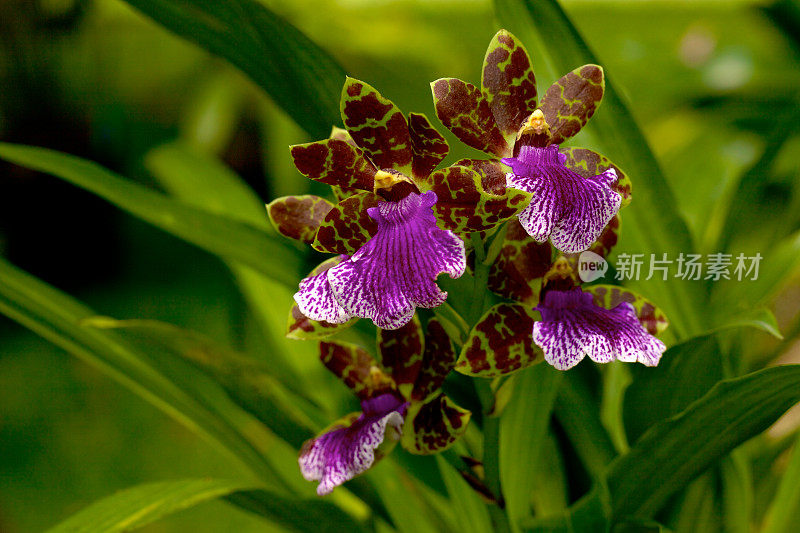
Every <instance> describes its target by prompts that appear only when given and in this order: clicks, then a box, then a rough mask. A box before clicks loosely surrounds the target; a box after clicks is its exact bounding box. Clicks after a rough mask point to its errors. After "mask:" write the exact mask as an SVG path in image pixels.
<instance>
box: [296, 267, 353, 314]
mask: <svg viewBox="0 0 800 533" xmlns="http://www.w3.org/2000/svg"><path fill="white" fill-rule="evenodd" d="M294 301H295V302H297V307H298V308H299V309H300V312H301V313H303V314H304V315H305V316H307V317H308V318H310V319H311V320H318V321H325V322H330V323H331V324H343V323H345V322H347V321H348V320H350V319H351V318H352V317H351V316H350V315H349V314H348V313H347V311H345V309H344V307H342V306H341V305H339V302H338V301H337V300H336V298H335V297H334V295H333V291H332V290H331V285H330V283H328V273H327V271H325V272H322V273H320V274H317V275H316V276H309V277H307V278H305V279H304V280H302V281H301V282H300V290H299V291H297V292H296V293H295V295H294Z"/></svg>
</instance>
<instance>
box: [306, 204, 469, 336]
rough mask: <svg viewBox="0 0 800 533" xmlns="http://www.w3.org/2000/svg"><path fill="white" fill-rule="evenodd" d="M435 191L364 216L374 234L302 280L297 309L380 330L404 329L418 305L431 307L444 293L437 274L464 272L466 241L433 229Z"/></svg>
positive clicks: (315, 317)
mask: <svg viewBox="0 0 800 533" xmlns="http://www.w3.org/2000/svg"><path fill="white" fill-rule="evenodd" d="M436 201H437V198H436V193H434V192H432V191H429V192H426V193H424V194H416V193H411V194H409V195H408V196H406V197H405V198H403V199H402V200H399V201H396V202H388V201H387V202H381V203H380V204H378V206H377V207H371V208H370V209H369V210H368V214H369V216H370V217H372V218H373V219H374V220H375V221H376V222H377V223H378V231H377V233H376V234H375V236H374V237H372V239H370V240H369V241H368V242H367V243H366V244H365V245H364V246H362V247H361V248H360V249H359V250H358V251H357V252H356V253H355V254H353V255H352V257H350V258H349V259H346V260H344V261H342V262H341V263H339V264H338V265H336V266H334V267H332V268H331V269H329V270H328V271H326V272H324V273H322V274H318V275H317V276H314V277H311V278H306V279H304V280H303V281H302V282H301V283H300V290H299V291H298V292H297V294H295V301H296V302H297V304H298V306H299V308H300V311H301V312H302V313H303V314H304V315H306V316H307V317H309V318H311V319H312V320H325V321H327V322H333V323H341V322H345V321H347V320H349V319H350V318H351V317H361V318H369V319H371V320H372V321H373V322H374V323H375V325H376V326H378V327H379V328H382V329H397V328H399V327H402V326H403V325H405V324H406V323H407V322H408V321H409V320H411V317H412V316H413V315H414V311H415V309H416V308H417V307H425V308H434V307H438V306H440V305H441V304H443V303H444V301H445V300H446V298H447V293H446V292H442V291H441V290H440V289H439V287H438V286H437V285H436V278H437V277H438V276H439V274H443V273H446V274H449V275H450V277H452V278H458V277H459V276H461V275H462V274H463V273H464V270H465V269H466V254H465V251H464V243H463V242H462V241H461V239H459V238H458V237H457V236H456V235H455V234H454V233H452V232H450V231H446V230H442V229H440V228H438V227H437V226H436V218H435V216H434V214H433V209H432V206H433V205H434V204H435V203H436Z"/></svg>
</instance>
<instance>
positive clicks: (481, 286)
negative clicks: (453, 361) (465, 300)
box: [468, 232, 489, 326]
mask: <svg viewBox="0 0 800 533" xmlns="http://www.w3.org/2000/svg"><path fill="white" fill-rule="evenodd" d="M470 239H471V241H472V247H473V249H474V250H475V270H474V272H473V286H472V299H471V301H472V305H471V306H470V313H469V317H468V318H469V321H470V323H471V324H472V325H473V326H474V325H475V324H476V323H477V322H478V320H480V318H481V316H482V315H483V305H484V301H485V300H486V286H487V284H488V282H489V266H488V265H486V264H485V259H486V250H485V248H484V242H483V239H481V236H480V234H479V233H477V232H475V233H472V234H471V235H470Z"/></svg>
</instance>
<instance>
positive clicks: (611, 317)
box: [533, 289, 666, 370]
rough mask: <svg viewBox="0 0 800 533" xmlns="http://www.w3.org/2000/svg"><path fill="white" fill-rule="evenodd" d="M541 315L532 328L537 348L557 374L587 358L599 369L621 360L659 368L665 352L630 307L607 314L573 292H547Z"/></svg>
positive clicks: (616, 309)
mask: <svg viewBox="0 0 800 533" xmlns="http://www.w3.org/2000/svg"><path fill="white" fill-rule="evenodd" d="M538 309H539V311H540V312H541V313H542V320H541V321H539V322H536V323H535V324H534V326H533V342H534V343H535V344H536V345H538V346H539V347H540V348H541V349H542V351H543V352H544V357H545V360H546V361H547V362H548V363H550V364H551V365H553V366H554V367H555V368H557V369H559V370H568V369H570V368H572V367H573V366H575V365H577V364H578V363H579V362H580V361H581V360H582V359H583V358H584V357H585V356H587V355H588V356H589V358H590V359H592V360H593V361H595V362H597V363H607V362H609V361H612V360H614V359H617V360H619V361H624V362H639V363H642V364H644V365H647V366H656V365H657V364H658V361H659V360H660V358H661V355H662V354H663V352H664V351H665V350H666V346H665V345H664V343H663V342H661V341H660V340H658V339H657V338H655V337H653V336H652V335H650V333H648V332H647V330H646V329H645V328H644V326H642V325H641V323H640V322H639V320H638V319H637V317H636V312H635V309H634V308H633V306H632V305H630V304H629V303H622V304H620V305H618V306H617V307H615V308H614V309H611V310H607V309H603V308H601V307H597V306H595V305H594V304H593V303H592V298H591V295H589V294H588V293H583V292H582V291H581V290H580V289H574V290H572V291H550V292H548V293H547V294H546V295H545V301H544V302H543V304H541V305H540V306H539V307H538Z"/></svg>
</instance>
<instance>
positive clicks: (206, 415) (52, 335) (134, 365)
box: [0, 260, 288, 487]
mask: <svg viewBox="0 0 800 533" xmlns="http://www.w3.org/2000/svg"><path fill="white" fill-rule="evenodd" d="M0 278H1V279H2V280H3V283H0V312H2V313H3V314H4V315H6V316H8V317H9V318H11V319H12V320H15V321H17V322H19V323H20V324H22V325H23V326H25V327H27V328H29V329H30V330H32V331H33V332H35V333H37V334H38V335H40V336H42V337H44V338H45V339H47V340H48V341H50V342H52V343H53V344H55V345H56V346H59V347H61V348H63V349H64V350H66V351H67V352H69V353H71V354H73V355H75V356H76V357H78V358H80V359H82V360H83V361H85V362H87V363H89V364H90V365H93V366H95V367H97V368H98V369H99V370H101V371H102V372H104V373H105V374H107V375H109V376H110V377H112V378H113V379H115V380H116V381H118V382H119V383H120V384H122V385H124V386H125V387H127V388H129V389H130V390H132V391H133V392H135V393H136V394H138V395H139V396H141V397H142V398H143V399H145V400H147V401H148V402H150V403H152V404H153V405H155V406H156V407H158V408H159V409H161V410H163V411H164V412H165V413H167V414H169V415H170V416H172V417H173V418H175V419H176V420H177V421H179V422H181V423H182V424H184V425H185V426H187V427H188V428H190V429H192V430H193V431H195V432H197V433H198V434H200V435H202V436H203V437H205V438H206V439H208V440H209V442H211V443H212V444H214V445H215V446H216V447H217V448H218V449H219V450H221V451H223V452H225V453H227V454H228V455H230V456H231V457H233V458H236V459H238V460H239V461H241V462H242V463H244V464H245V465H246V466H247V467H248V468H249V469H250V470H251V471H253V472H255V473H256V474H257V475H259V476H260V477H261V478H262V479H264V480H266V481H274V482H277V483H280V484H282V485H283V486H284V487H288V485H286V483H285V481H283V479H282V478H281V477H280V475H278V474H277V470H276V469H275V467H274V466H273V465H272V464H271V463H270V462H269V461H267V459H266V458H265V457H264V456H263V455H261V453H259V452H258V451H257V449H256V447H255V446H254V443H253V442H251V441H250V440H249V438H250V437H248V434H249V432H248V431H245V429H244V427H242V426H241V425H240V422H238V421H236V420H234V419H232V418H228V417H226V416H225V415H224V414H222V413H220V412H219V411H218V410H217V409H218V406H216V405H215V406H212V405H210V403H209V402H211V401H213V400H211V399H206V398H205V397H201V396H199V395H196V394H195V390H194V389H193V388H192V379H193V378H194V377H195V376H193V375H186V376H182V379H183V380H184V382H176V381H173V380H172V379H170V378H169V377H167V376H166V375H164V374H163V373H162V372H160V371H159V370H158V369H157V368H156V367H155V366H154V365H153V363H152V362H151V361H150V360H149V359H148V357H147V355H146V354H145V353H142V352H140V351H137V350H136V349H135V348H134V347H132V346H130V345H129V344H128V343H126V342H125V341H124V340H123V339H121V338H120V337H119V336H118V335H116V334H114V333H113V332H108V331H101V330H97V329H94V328H89V327H86V326H81V325H80V321H81V320H83V319H86V318H88V317H92V316H95V315H96V313H94V312H93V311H92V310H90V309H88V308H86V307H84V306H83V305H81V304H80V303H78V302H76V301H75V300H73V299H72V298H70V297H69V296H67V295H65V294H62V293H60V292H59V291H57V290H55V289H53V288H52V287H49V286H47V285H45V284H44V283H42V282H40V281H39V280H37V279H35V278H32V277H31V276H29V275H27V274H25V273H24V272H22V271H20V270H17V269H16V268H14V267H12V266H11V265H9V264H8V263H6V262H5V261H2V260H0Z"/></svg>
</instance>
